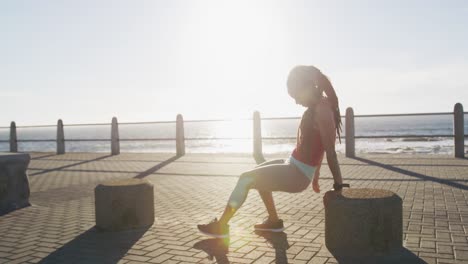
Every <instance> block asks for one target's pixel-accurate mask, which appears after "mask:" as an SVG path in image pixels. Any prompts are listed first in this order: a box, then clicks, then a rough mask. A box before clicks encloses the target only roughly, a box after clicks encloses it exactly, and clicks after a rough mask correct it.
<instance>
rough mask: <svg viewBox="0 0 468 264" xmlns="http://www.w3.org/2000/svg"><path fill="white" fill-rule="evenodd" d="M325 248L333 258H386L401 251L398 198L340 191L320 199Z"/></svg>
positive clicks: (365, 191) (377, 191) (368, 191)
mask: <svg viewBox="0 0 468 264" xmlns="http://www.w3.org/2000/svg"><path fill="white" fill-rule="evenodd" d="M324 203H325V204H326V207H325V245H326V246H327V248H328V250H330V252H331V253H332V254H333V255H335V256H352V257H367V256H381V255H387V254H390V253H392V252H395V251H396V250H399V249H401V248H402V246H403V245H402V244H403V227H402V226H403V216H402V199H401V198H400V197H399V196H398V195H396V194H395V193H393V192H391V191H387V190H380V189H343V190H342V191H341V193H339V192H335V191H328V192H327V193H325V196H324Z"/></svg>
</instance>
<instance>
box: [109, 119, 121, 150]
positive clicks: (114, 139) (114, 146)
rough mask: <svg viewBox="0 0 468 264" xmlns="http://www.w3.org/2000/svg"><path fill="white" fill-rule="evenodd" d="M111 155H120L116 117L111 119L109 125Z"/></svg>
mask: <svg viewBox="0 0 468 264" xmlns="http://www.w3.org/2000/svg"><path fill="white" fill-rule="evenodd" d="M111 154H112V155H119V154H120V141H119V123H117V117H113V118H112V125H111Z"/></svg>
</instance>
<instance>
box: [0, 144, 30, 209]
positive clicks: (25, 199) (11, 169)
mask: <svg viewBox="0 0 468 264" xmlns="http://www.w3.org/2000/svg"><path fill="white" fill-rule="evenodd" d="M30 160H31V157H30V156H29V154H26V153H0V215H3V214H6V213H8V212H11V211H13V210H16V209H19V208H22V207H25V206H29V205H30V204H29V194H30V193H29V192H30V191H29V180H28V175H27V173H26V170H27V169H28V165H29V161H30Z"/></svg>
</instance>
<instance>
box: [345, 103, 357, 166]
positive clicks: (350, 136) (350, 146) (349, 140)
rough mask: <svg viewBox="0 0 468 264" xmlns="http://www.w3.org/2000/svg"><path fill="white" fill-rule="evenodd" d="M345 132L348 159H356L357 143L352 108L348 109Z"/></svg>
mask: <svg viewBox="0 0 468 264" xmlns="http://www.w3.org/2000/svg"><path fill="white" fill-rule="evenodd" d="M345 132H346V142H345V143H346V157H348V158H354V157H355V156H356V152H355V142H354V111H353V108H352V107H348V108H347V109H346V120H345Z"/></svg>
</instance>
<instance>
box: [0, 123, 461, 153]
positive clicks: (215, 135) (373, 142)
mask: <svg viewBox="0 0 468 264" xmlns="http://www.w3.org/2000/svg"><path fill="white" fill-rule="evenodd" d="M299 120H300V119H299V117H298V118H296V119H279V120H278V119H272V120H268V119H267V120H262V128H261V129H262V136H263V137H265V138H267V139H264V140H263V152H264V153H265V154H285V155H288V154H289V153H291V151H292V150H293V149H294V147H295V144H296V139H295V137H296V133H297V128H298V126H299ZM342 121H343V132H342V134H341V135H342V137H341V143H340V141H339V139H338V138H337V140H336V151H337V152H338V153H344V152H345V143H346V142H345V138H344V135H345V133H346V132H345V129H344V128H345V126H344V118H343V120H342ZM64 125H65V127H64V133H65V140H70V139H74V140H77V139H103V140H106V139H107V140H108V139H110V134H111V127H110V124H109V125H99V126H96V125H95V126H67V124H66V123H65V124H64ZM252 130H253V125H252V120H245V119H244V120H226V121H206V122H205V121H202V122H185V123H184V133H185V137H186V141H185V146H186V152H187V153H252V150H253V143H252V135H253V131H252ZM464 130H465V135H468V115H467V114H465V120H464ZM175 132H176V128H175V123H157V124H119V135H120V139H121V140H122V141H120V151H121V152H142V153H146V152H155V153H156V152H159V153H173V152H175V140H170V139H171V138H172V139H173V138H175ZM56 133H57V129H56V128H55V127H43V128H38V127H32V128H28V127H18V128H17V137H18V140H31V139H33V140H38V139H39V140H44V139H52V140H54V139H55V137H56ZM355 135H356V136H401V138H385V137H384V138H363V139H356V146H355V148H356V153H358V154H359V153H371V154H392V153H411V154H420V153H423V154H453V152H454V139H453V137H448V138H447V137H418V138H412V137H405V136H407V135H453V116H452V115H435V116H391V117H355ZM148 138H158V139H165V140H155V141H147V140H144V141H131V140H128V139H148ZM465 138H466V136H465ZM8 139H9V129H8V128H6V127H4V128H0V140H3V141H4V140H8ZM465 142H466V141H465ZM467 144H468V143H465V152H466V153H468V146H467ZM65 148H66V152H110V141H83V142H81V141H66V142H65ZM55 150H56V144H55V142H18V151H20V152H54V151H55ZM0 151H9V143H8V142H0Z"/></svg>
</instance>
